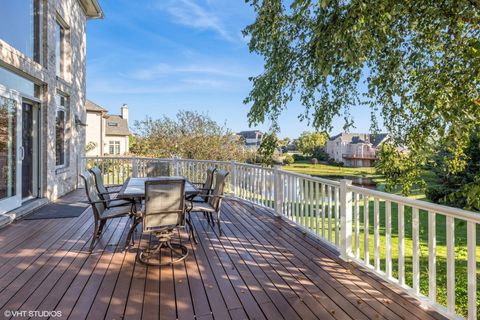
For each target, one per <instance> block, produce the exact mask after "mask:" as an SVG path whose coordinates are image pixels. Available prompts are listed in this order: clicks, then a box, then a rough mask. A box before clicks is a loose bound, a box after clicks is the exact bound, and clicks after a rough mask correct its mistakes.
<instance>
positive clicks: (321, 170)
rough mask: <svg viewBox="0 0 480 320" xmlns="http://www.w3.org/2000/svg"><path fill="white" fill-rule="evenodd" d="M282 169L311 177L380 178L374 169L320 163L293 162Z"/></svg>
mask: <svg viewBox="0 0 480 320" xmlns="http://www.w3.org/2000/svg"><path fill="white" fill-rule="evenodd" d="M282 169H283V170H286V171H291V172H296V173H302V174H309V175H312V176H331V177H333V176H338V177H343V176H357V177H362V178H378V177H381V176H380V175H378V174H376V173H375V168H372V167H364V168H347V167H337V166H332V165H328V164H322V163H319V164H311V163H308V162H295V163H293V164H290V165H286V166H283V167H282Z"/></svg>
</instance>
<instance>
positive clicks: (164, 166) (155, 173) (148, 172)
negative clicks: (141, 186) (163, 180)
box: [145, 161, 170, 177]
mask: <svg viewBox="0 0 480 320" xmlns="http://www.w3.org/2000/svg"><path fill="white" fill-rule="evenodd" d="M145 176H146V177H168V176H170V164H169V163H168V162H164V161H148V162H147V163H146V166H145Z"/></svg>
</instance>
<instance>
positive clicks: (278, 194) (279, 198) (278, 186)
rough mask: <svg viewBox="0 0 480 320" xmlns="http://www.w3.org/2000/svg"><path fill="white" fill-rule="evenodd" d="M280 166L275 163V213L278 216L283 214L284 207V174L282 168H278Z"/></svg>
mask: <svg viewBox="0 0 480 320" xmlns="http://www.w3.org/2000/svg"><path fill="white" fill-rule="evenodd" d="M278 168H279V166H277V165H275V166H274V167H273V200H274V201H273V208H274V210H275V215H276V216H277V217H280V216H282V214H283V212H282V208H283V184H282V183H281V182H282V175H281V173H280V170H279V169H278Z"/></svg>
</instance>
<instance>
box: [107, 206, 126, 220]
mask: <svg viewBox="0 0 480 320" xmlns="http://www.w3.org/2000/svg"><path fill="white" fill-rule="evenodd" d="M130 214H131V211H130V208H128V207H116V208H108V209H105V211H103V212H102V213H101V214H100V218H101V219H110V218H117V217H122V216H129V215H130Z"/></svg>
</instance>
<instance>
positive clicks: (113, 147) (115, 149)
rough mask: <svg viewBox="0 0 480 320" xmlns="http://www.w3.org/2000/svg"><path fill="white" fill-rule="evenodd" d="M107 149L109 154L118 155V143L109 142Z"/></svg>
mask: <svg viewBox="0 0 480 320" xmlns="http://www.w3.org/2000/svg"><path fill="white" fill-rule="evenodd" d="M108 149H109V150H108V151H109V154H120V141H110V142H109V145H108Z"/></svg>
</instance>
